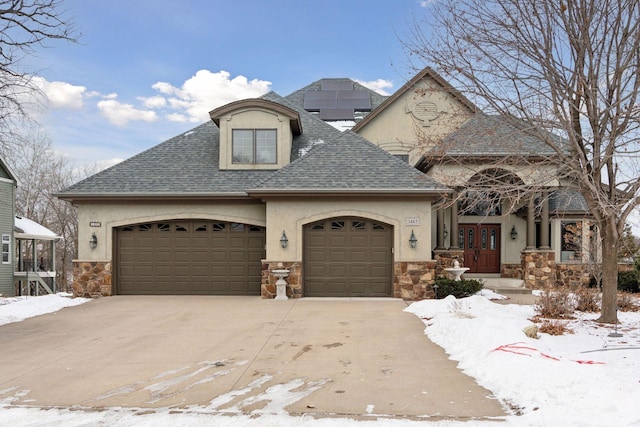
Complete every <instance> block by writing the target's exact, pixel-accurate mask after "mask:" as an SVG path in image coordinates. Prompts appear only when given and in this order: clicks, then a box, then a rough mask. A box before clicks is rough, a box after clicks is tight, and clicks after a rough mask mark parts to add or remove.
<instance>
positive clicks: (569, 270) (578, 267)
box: [555, 263, 591, 288]
mask: <svg viewBox="0 0 640 427" xmlns="http://www.w3.org/2000/svg"><path fill="white" fill-rule="evenodd" d="M590 278H591V273H590V272H589V265H588V264H572V263H562V264H556V283H555V284H556V285H559V286H563V285H564V286H570V287H572V288H575V287H578V286H583V285H584V286H588V285H589V279H590Z"/></svg>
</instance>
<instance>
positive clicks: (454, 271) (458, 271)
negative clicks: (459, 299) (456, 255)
mask: <svg viewBox="0 0 640 427" xmlns="http://www.w3.org/2000/svg"><path fill="white" fill-rule="evenodd" d="M467 270H469V267H460V262H459V261H458V260H455V261H453V267H449V268H445V269H444V271H446V272H447V273H450V274H451V275H452V276H453V280H455V281H456V282H459V281H460V276H462V274H463V273H465V272H466V271H467Z"/></svg>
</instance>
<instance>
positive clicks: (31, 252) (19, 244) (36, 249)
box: [13, 215, 61, 295]
mask: <svg viewBox="0 0 640 427" xmlns="http://www.w3.org/2000/svg"><path fill="white" fill-rule="evenodd" d="M14 224H15V225H14V228H13V230H14V238H15V240H14V242H15V243H14V245H15V251H14V253H15V256H16V260H15V262H14V264H15V270H14V274H13V279H14V283H15V292H16V294H18V295H40V294H41V293H48V294H52V293H55V292H56V242H57V241H58V240H60V238H61V237H60V236H58V235H57V234H56V233H54V232H53V231H51V230H49V229H48V228H46V227H44V226H42V225H40V224H38V223H37V222H35V221H32V220H30V219H28V218H24V217H21V216H18V215H16V217H15V223H14Z"/></svg>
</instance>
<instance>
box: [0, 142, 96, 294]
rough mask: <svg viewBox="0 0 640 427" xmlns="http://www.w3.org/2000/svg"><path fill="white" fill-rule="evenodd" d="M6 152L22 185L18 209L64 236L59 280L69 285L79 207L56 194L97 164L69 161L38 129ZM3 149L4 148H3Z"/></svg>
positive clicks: (58, 250)
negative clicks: (79, 166)
mask: <svg viewBox="0 0 640 427" xmlns="http://www.w3.org/2000/svg"><path fill="white" fill-rule="evenodd" d="M22 141H23V142H22V143H21V145H20V146H18V147H14V149H13V150H10V151H6V152H5V156H6V158H7V160H8V161H9V162H10V164H11V166H12V168H13V169H14V171H15V173H16V175H18V179H19V181H20V186H19V187H18V190H17V194H16V212H17V214H18V215H22V216H24V217H26V218H29V219H31V220H33V221H36V222H38V223H39V224H42V225H44V226H45V227H47V228H49V229H50V230H52V231H53V232H55V233H56V234H57V235H59V236H61V237H62V239H60V240H59V241H58V242H57V243H56V258H57V259H56V264H57V266H58V274H59V275H58V283H60V284H61V286H67V285H68V279H69V278H70V277H71V270H72V263H71V261H72V260H73V258H74V257H75V256H76V247H77V240H78V229H77V224H78V218H77V213H76V209H75V207H74V206H73V205H71V204H70V203H67V202H64V201H62V200H60V199H58V198H57V197H55V196H54V195H53V194H55V193H56V192H58V191H61V190H62V189H64V188H67V187H68V186H70V185H71V184H73V183H74V182H77V181H78V180H79V179H82V178H84V177H86V176H88V175H91V174H92V173H93V172H95V167H86V168H83V169H81V170H77V169H74V168H73V167H72V165H71V164H70V163H69V161H68V160H67V159H66V158H65V157H63V156H61V155H59V154H56V153H55V151H54V149H53V146H52V144H51V140H50V139H49V137H48V136H47V135H46V134H44V133H42V132H39V133H34V134H31V135H27V136H25V137H23V138H22ZM0 151H1V150H0Z"/></svg>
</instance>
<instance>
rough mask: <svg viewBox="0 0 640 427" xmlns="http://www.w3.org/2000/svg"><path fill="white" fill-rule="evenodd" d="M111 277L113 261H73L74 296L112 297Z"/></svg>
mask: <svg viewBox="0 0 640 427" xmlns="http://www.w3.org/2000/svg"><path fill="white" fill-rule="evenodd" d="M111 277H112V271H111V261H73V284H72V288H73V296H74V297H84V298H97V297H101V296H104V297H106V296H111V295H113V287H112V286H111Z"/></svg>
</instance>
